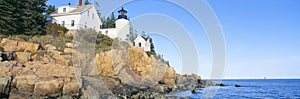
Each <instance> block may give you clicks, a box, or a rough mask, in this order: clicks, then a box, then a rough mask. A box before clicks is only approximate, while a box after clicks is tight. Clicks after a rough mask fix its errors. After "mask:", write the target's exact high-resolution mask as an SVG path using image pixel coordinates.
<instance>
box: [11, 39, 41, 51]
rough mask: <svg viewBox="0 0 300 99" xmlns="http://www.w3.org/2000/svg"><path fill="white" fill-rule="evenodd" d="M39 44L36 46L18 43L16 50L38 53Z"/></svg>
mask: <svg viewBox="0 0 300 99" xmlns="http://www.w3.org/2000/svg"><path fill="white" fill-rule="evenodd" d="M39 46H40V45H39V44H35V43H28V42H22V41H18V46H17V48H16V50H17V51H18V50H24V51H29V52H32V53H34V52H36V51H37V50H38V49H39Z"/></svg>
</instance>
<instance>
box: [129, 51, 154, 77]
mask: <svg viewBox="0 0 300 99" xmlns="http://www.w3.org/2000/svg"><path fill="white" fill-rule="evenodd" d="M129 65H130V68H131V70H133V71H134V72H135V73H137V74H138V75H140V76H142V77H144V76H146V75H148V74H149V73H150V72H151V66H150V58H149V57H148V55H147V54H146V53H145V52H144V51H143V50H142V49H139V48H134V47H131V48H129Z"/></svg>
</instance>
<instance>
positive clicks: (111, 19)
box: [106, 12, 116, 28]
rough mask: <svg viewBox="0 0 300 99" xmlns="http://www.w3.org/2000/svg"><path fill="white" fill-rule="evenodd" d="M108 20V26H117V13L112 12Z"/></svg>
mask: <svg viewBox="0 0 300 99" xmlns="http://www.w3.org/2000/svg"><path fill="white" fill-rule="evenodd" d="M106 22H107V24H106V25H107V28H115V27H116V24H115V15H114V13H113V12H112V13H111V15H110V17H108V18H107V20H106Z"/></svg>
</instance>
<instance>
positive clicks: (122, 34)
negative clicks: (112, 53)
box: [115, 7, 130, 41]
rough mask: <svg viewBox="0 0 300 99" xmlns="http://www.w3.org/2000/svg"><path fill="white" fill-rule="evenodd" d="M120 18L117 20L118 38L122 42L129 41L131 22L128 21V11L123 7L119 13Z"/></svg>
mask: <svg viewBox="0 0 300 99" xmlns="http://www.w3.org/2000/svg"><path fill="white" fill-rule="evenodd" d="M118 13H119V16H118V19H117V20H116V22H115V23H116V28H117V30H118V33H117V36H118V38H120V39H121V40H123V41H125V40H127V39H128V37H129V34H130V22H129V20H128V19H127V15H126V14H127V11H126V10H124V8H123V7H122V9H121V10H119V11H118Z"/></svg>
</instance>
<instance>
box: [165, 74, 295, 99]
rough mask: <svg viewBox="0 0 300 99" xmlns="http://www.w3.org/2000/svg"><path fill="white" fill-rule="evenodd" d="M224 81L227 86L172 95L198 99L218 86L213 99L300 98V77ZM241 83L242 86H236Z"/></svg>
mask: <svg viewBox="0 0 300 99" xmlns="http://www.w3.org/2000/svg"><path fill="white" fill-rule="evenodd" d="M222 83H223V84H225V85H227V86H209V87H207V88H198V93H197V94H192V93H191V90H192V89H191V90H187V91H182V92H177V93H174V94H172V95H170V96H176V97H184V98H192V99H198V98H200V97H202V98H205V97H204V96H205V95H204V94H205V93H204V90H210V89H215V88H218V90H217V92H216V93H209V94H210V95H213V99H223V98H230V99H241V98H242V99H244V98H246V99H252V98H256V99H257V98H258V99H265V98H268V99H277V98H284V99H287V98H288V99H291V98H292V99H295V98H298V99H299V98H300V79H223V80H222ZM236 84H239V85H241V87H236V86H235V85H236ZM206 94H207V93H206Z"/></svg>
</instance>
